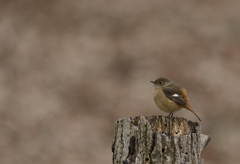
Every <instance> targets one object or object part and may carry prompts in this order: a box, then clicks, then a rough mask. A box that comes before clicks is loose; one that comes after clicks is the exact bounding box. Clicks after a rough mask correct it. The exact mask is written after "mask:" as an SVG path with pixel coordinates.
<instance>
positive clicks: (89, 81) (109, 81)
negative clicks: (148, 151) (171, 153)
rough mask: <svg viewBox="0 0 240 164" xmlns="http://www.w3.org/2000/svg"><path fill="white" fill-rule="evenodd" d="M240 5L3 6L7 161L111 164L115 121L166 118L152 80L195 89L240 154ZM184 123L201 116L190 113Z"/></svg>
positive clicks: (1, 134)
mask: <svg viewBox="0 0 240 164" xmlns="http://www.w3.org/2000/svg"><path fill="white" fill-rule="evenodd" d="M239 8H240V1H237V0H228V1H224V0H210V1H197V0H196V1H190V0H183V1H162V0H158V1H156V0H153V1H145V0H131V1H129V0H121V1H109V0H98V1H81V0H69V1H63V0H58V1H56V0H41V1H32V0H24V1H13V0H7V1H6V0H1V1H0V88H1V92H0V103H1V108H0V163H1V164H16V163H18V164H33V163H34V164H69V163H71V164H95V163H100V164H111V162H112V153H111V144H112V139H113V127H114V122H115V121H116V120H118V119H119V118H122V117H130V116H131V117H134V116H140V115H167V114H166V113H164V112H162V111H160V110H158V108H157V107H156V105H155V104H154V101H153V98H152V90H153V85H152V83H150V80H155V79H156V78H157V77H160V76H167V77H169V78H171V79H172V80H174V81H176V82H178V83H180V84H181V85H182V86H184V87H185V88H186V89H187V91H188V96H189V98H190V101H191V105H192V107H193V109H194V110H195V111H196V113H197V114H198V115H199V116H200V117H201V119H202V122H201V125H202V133H204V134H208V135H210V136H211V137H212V141H211V142H210V143H209V145H208V146H207V147H206V149H205V150H204V151H203V153H202V157H204V158H205V160H206V162H205V163H207V164H226V163H230V164H235V163H239V160H240V156H239V152H240V144H239V143H240V131H239V129H240V119H239V117H240V101H239V98H240V87H239V84H240V75H239V73H240V19H239V15H240V10H239ZM174 116H178V117H186V118H188V119H189V120H192V121H198V120H197V118H196V117H195V116H194V115H193V114H192V113H190V112H189V111H187V110H181V111H179V112H177V113H176V114H175V115H174Z"/></svg>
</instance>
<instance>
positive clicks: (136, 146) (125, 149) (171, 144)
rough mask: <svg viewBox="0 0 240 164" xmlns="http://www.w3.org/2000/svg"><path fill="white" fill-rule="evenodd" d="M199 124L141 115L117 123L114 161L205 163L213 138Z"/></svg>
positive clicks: (120, 163)
mask: <svg viewBox="0 0 240 164" xmlns="http://www.w3.org/2000/svg"><path fill="white" fill-rule="evenodd" d="M200 129H201V127H200V125H199V124H198V123H196V122H191V121H188V120H186V119H184V118H178V117H173V118H169V117H163V116H140V117H135V118H123V119H120V120H118V121H116V123H115V129H114V140H113V144H112V152H113V164H133V163H136V164H160V163H164V164H171V163H174V164H191V163H194V164H203V163H204V160H203V159H201V157H200V155H201V151H202V150H203V149H204V147H205V146H206V145H207V144H208V142H209V141H210V137H209V136H208V135H204V134H200Z"/></svg>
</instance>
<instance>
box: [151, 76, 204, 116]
mask: <svg viewBox="0 0 240 164" xmlns="http://www.w3.org/2000/svg"><path fill="white" fill-rule="evenodd" d="M151 82H152V83H153V84H154V86H155V89H154V90H153V98H154V101H155V103H156V105H157V106H158V108H159V109H161V110H163V111H164V112H167V113H170V114H169V116H170V117H172V116H173V113H174V112H176V111H178V110H180V109H181V108H186V109H188V110H190V111H191V112H193V113H194V114H195V115H196V116H197V118H198V119H199V120H200V121H201V119H200V118H199V117H198V115H197V114H196V113H195V112H194V110H193V109H192V108H191V106H190V104H189V99H188V96H187V92H186V90H185V89H184V88H183V87H181V86H180V85H179V84H177V83H175V82H174V81H172V80H170V79H168V78H166V77H160V78H158V79H156V80H155V81H151Z"/></svg>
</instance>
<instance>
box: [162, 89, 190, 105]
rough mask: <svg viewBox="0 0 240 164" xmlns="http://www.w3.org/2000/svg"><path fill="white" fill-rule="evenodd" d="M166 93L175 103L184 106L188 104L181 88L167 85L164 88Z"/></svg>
mask: <svg viewBox="0 0 240 164" xmlns="http://www.w3.org/2000/svg"><path fill="white" fill-rule="evenodd" d="M162 91H163V93H164V95H165V96H166V97H167V98H169V99H170V100H172V101H174V102H175V103H177V104H179V105H182V106H184V107H186V106H187V102H186V99H185V98H184V96H183V95H182V93H181V90H179V89H175V88H172V87H165V88H163V89H162Z"/></svg>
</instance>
